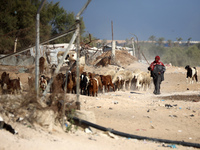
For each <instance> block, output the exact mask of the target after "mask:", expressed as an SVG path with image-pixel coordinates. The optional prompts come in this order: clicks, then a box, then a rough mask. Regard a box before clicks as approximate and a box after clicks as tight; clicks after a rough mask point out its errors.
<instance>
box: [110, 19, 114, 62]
mask: <svg viewBox="0 0 200 150" xmlns="http://www.w3.org/2000/svg"><path fill="white" fill-rule="evenodd" d="M111 29H112V54H111V62H112V63H114V62H115V41H114V38H113V21H111Z"/></svg>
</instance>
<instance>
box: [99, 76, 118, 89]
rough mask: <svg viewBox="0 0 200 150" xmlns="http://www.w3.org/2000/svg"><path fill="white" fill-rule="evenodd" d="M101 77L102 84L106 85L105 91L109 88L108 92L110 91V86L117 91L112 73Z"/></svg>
mask: <svg viewBox="0 0 200 150" xmlns="http://www.w3.org/2000/svg"><path fill="white" fill-rule="evenodd" d="M100 77H101V82H102V85H104V87H105V92H106V90H107V92H109V91H110V89H109V87H110V86H111V87H112V88H113V91H115V87H114V85H113V83H112V77H111V75H106V76H104V75H100Z"/></svg>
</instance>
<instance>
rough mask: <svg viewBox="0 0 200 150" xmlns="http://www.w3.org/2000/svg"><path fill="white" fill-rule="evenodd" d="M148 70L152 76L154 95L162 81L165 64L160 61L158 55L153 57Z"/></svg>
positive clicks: (158, 92)
mask: <svg viewBox="0 0 200 150" xmlns="http://www.w3.org/2000/svg"><path fill="white" fill-rule="evenodd" d="M148 70H149V71H151V77H153V83H154V87H155V89H154V91H153V93H154V94H155V95H159V94H160V84H161V82H162V81H164V72H165V71H166V68H165V65H164V64H163V63H162V62H161V61H160V56H156V57H155V61H153V62H152V63H151V64H150V66H149V67H148Z"/></svg>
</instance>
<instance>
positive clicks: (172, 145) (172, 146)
mask: <svg viewBox="0 0 200 150" xmlns="http://www.w3.org/2000/svg"><path fill="white" fill-rule="evenodd" d="M162 146H163V147H170V148H177V147H176V145H174V144H170V145H169V144H168V145H165V144H163V145H162Z"/></svg>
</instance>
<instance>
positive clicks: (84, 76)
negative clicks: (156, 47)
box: [0, 69, 152, 96]
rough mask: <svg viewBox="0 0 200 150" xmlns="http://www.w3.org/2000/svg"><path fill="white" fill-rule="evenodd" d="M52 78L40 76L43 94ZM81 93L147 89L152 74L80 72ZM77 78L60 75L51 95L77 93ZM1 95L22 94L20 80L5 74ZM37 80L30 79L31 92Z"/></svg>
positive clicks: (0, 87) (55, 81)
mask: <svg viewBox="0 0 200 150" xmlns="http://www.w3.org/2000/svg"><path fill="white" fill-rule="evenodd" d="M50 79H51V78H50V77H49V76H47V75H44V74H41V75H40V78H39V88H40V91H41V92H44V90H45V89H46V87H47V85H48V83H49V82H50ZM78 80H79V83H80V93H81V94H82V95H88V96H97V95H98V92H101V93H102V92H109V91H116V90H125V89H127V90H129V89H136V88H137V89H142V88H145V89H147V88H148V87H149V86H150V84H151V82H152V81H151V80H152V79H151V77H150V74H149V73H147V72H143V71H140V70H135V71H129V70H124V69H120V70H117V71H116V70H111V71H109V72H107V73H106V74H104V75H100V74H95V73H91V72H83V71H81V72H80V77H79V79H78ZM76 82H77V76H76V72H75V71H73V72H72V71H69V72H68V73H67V75H66V74H63V73H58V74H57V75H56V76H55V78H54V80H53V82H52V84H51V86H50V91H49V92H51V93H62V92H64V91H66V92H67V93H76ZM0 84H1V86H0V89H1V91H2V92H1V93H11V94H14V93H20V92H21V91H22V90H23V86H22V83H21V81H20V78H19V77H18V78H17V79H10V76H9V73H7V72H3V73H2V75H1V79H0ZM34 85H35V79H34V77H31V76H30V77H28V87H29V90H32V91H33V90H34V88H35V87H34Z"/></svg>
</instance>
